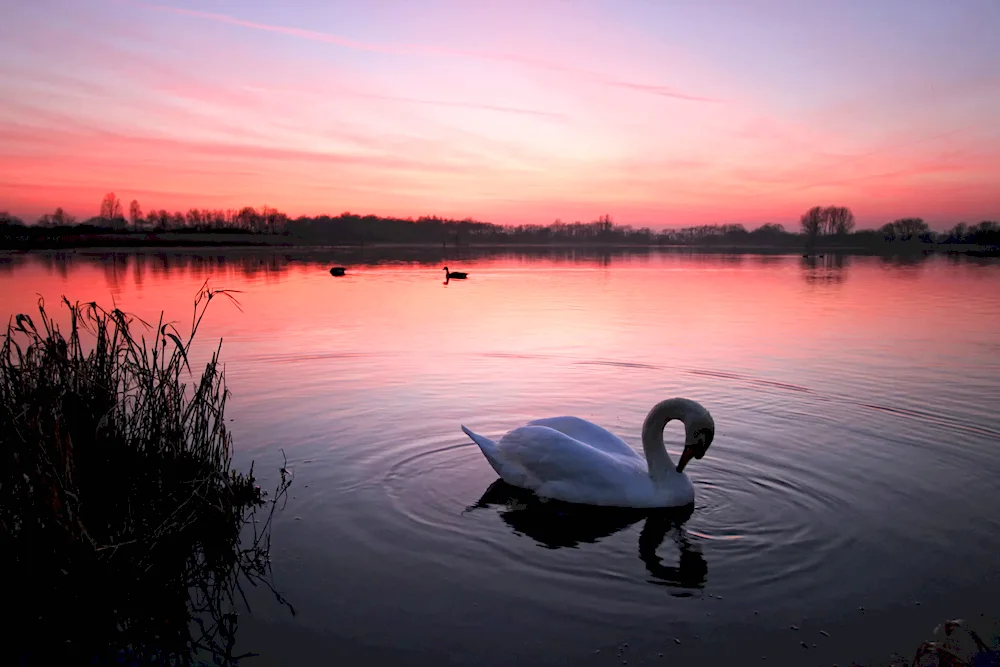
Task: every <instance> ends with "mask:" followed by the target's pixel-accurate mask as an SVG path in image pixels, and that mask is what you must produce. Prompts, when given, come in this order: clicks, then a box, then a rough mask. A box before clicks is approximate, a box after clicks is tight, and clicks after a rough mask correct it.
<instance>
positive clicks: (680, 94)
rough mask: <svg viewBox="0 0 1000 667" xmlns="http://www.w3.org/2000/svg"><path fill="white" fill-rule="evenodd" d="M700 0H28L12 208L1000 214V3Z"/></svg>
mask: <svg viewBox="0 0 1000 667" xmlns="http://www.w3.org/2000/svg"><path fill="white" fill-rule="evenodd" d="M693 4H694V3H686V4H685V3H679V2H678V3H669V2H663V3H648V2H642V1H640V0H635V1H620V2H610V1H609V2H600V1H587V2H584V1H582V0H581V2H573V3H568V2H562V1H559V0H548V1H542V0H540V1H538V2H528V1H527V0H524V1H515V2H499V1H497V2H490V1H484V2H477V3H467V2H458V0H454V1H448V2H446V1H443V0H442V1H436V2H420V3H413V2H405V3H404V2H402V0H398V1H397V0H381V1H379V2H372V3H346V2H344V3H323V6H322V7H319V6H316V5H315V4H314V3H308V2H306V1H305V0H295V1H293V2H285V3H280V4H279V3H265V2H262V1H259V0H254V1H248V2H236V1H230V0H206V1H204V2H195V1H194V0H177V1H176V2H173V4H170V5H151V4H143V3H138V2H133V1H131V0H93V2H88V3H78V2H70V1H69V0H36V1H35V2H31V3H17V4H16V5H15V6H13V7H12V8H11V9H10V10H5V14H6V15H8V16H6V17H5V20H4V21H3V23H2V24H0V211H2V210H7V211H10V212H11V213H14V214H17V215H21V216H23V217H25V218H27V219H34V218H35V217H37V216H38V215H40V214H41V213H45V212H49V211H51V210H53V209H54V208H55V207H56V206H62V207H64V208H65V209H67V210H68V211H70V212H71V213H73V214H75V215H77V216H79V217H87V216H90V215H94V214H96V213H97V210H98V206H99V202H100V199H101V197H102V196H103V194H104V193H105V192H108V191H114V192H116V193H117V194H118V196H119V197H120V198H121V199H122V200H123V201H125V202H127V201H129V200H131V199H132V198H136V199H138V200H139V202H140V203H141V204H142V206H143V208H144V209H149V208H157V209H159V208H166V209H168V210H175V209H177V210H187V209H188V208H191V207H199V208H204V207H208V208H232V207H239V206H243V205H253V206H261V205H264V204H267V205H270V206H274V207H276V208H278V209H280V210H283V211H285V212H287V213H289V214H290V215H292V216H296V215H300V214H306V215H311V214H319V213H333V214H336V213H340V212H341V211H345V210H350V211H354V212H359V213H369V212H371V213H376V214H382V215H400V216H419V215H425V214H438V215H444V216H453V217H466V216H471V217H474V218H477V219H482V220H489V221H493V222H500V223H548V222H551V221H552V220H554V219H555V218H562V219H563V220H566V221H572V220H591V219H594V218H596V217H597V216H598V215H600V214H603V213H610V214H611V215H612V216H613V217H614V218H615V219H616V221H618V222H621V223H626V224H633V225H637V226H640V225H648V226H652V227H654V228H659V227H677V226H684V225H689V224H704V223H729V222H741V223H744V224H747V225H750V226H754V225H756V224H759V223H763V222H782V223H784V224H786V225H788V226H794V225H795V224H796V222H797V219H798V216H799V214H800V213H802V212H803V211H804V210H805V209H806V208H808V207H810V206H813V205H817V204H821V205H829V204H841V205H847V206H850V207H851V208H852V209H853V210H854V212H855V214H856V216H857V217H858V221H859V224H860V225H861V226H875V225H879V224H882V223H883V222H886V221H888V220H891V219H893V218H897V217H903V216H920V217H923V218H925V219H926V220H928V222H930V223H931V225H932V226H933V227H935V228H939V229H940V228H944V227H946V226H949V225H950V224H953V223H954V222H958V221H961V220H965V221H970V222H975V221H978V220H980V219H998V218H1000V123H998V122H997V114H998V110H1000V72H998V70H997V67H996V64H995V53H993V52H992V50H991V48H992V47H990V44H993V43H995V42H994V40H995V35H996V34H998V33H1000V4H997V3H995V2H993V1H992V0H982V1H979V2H977V1H973V0H970V1H969V2H966V3H962V7H960V8H959V7H958V6H957V5H956V6H955V8H954V9H952V8H949V7H950V6H945V5H944V4H943V3H938V2H931V1H930V0H928V1H927V2H902V1H899V2H896V1H894V0H893V1H889V0H887V1H886V2H884V3H879V4H878V5H877V6H876V5H871V3H867V2H860V1H854V0H851V1H846V0H845V2H840V3H830V5H829V6H827V7H826V8H824V9H817V8H815V7H812V8H804V7H802V6H801V3H795V2H791V0H789V1H787V2H780V1H777V0H775V1H771V2H765V1H764V0H761V1H760V2H745V3H734V2H724V1H719V2H714V3H705V5H703V6H697V7H696V6H693ZM709 5H711V6H709ZM817 26H822V28H823V29H822V30H818V29H817ZM830 35H832V36H834V37H835V39H832V40H826V39H825V37H826V36H830ZM821 37H822V39H821Z"/></svg>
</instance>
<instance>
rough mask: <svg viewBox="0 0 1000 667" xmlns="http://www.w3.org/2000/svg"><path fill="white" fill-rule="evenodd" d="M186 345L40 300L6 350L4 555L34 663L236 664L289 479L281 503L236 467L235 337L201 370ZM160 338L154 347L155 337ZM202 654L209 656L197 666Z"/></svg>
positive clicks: (161, 329) (204, 301) (205, 297)
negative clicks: (244, 616)
mask: <svg viewBox="0 0 1000 667" xmlns="http://www.w3.org/2000/svg"><path fill="white" fill-rule="evenodd" d="M216 297H225V298H227V299H228V300H230V301H232V302H233V303H234V304H235V305H236V306H237V307H238V306H239V304H238V302H237V301H236V298H235V296H234V293H233V292H230V291H226V290H210V289H208V286H207V283H206V284H205V285H203V286H202V288H201V289H200V290H199V292H198V293H197V296H196V298H195V301H194V310H193V314H192V320H191V325H190V328H189V330H188V332H187V333H186V334H184V335H182V334H181V332H180V331H179V330H178V329H177V327H176V326H175V325H173V324H170V323H166V322H165V321H164V319H163V316H162V314H161V316H160V320H159V322H158V323H157V324H156V326H155V327H153V326H150V325H149V324H148V323H146V322H144V321H142V320H141V319H139V318H138V317H135V316H133V315H129V314H127V313H125V312H123V311H122V310H120V309H118V308H114V309H112V310H105V309H104V308H102V307H101V306H99V305H97V304H96V303H93V302H91V303H70V301H69V300H67V299H66V298H65V297H63V299H62V305H63V306H65V308H66V309H67V310H68V316H69V320H68V328H67V330H66V331H65V332H63V331H62V330H61V329H60V327H59V324H58V323H57V319H56V318H55V317H53V316H52V315H50V314H49V313H48V312H47V311H46V308H45V304H44V301H42V300H41V299H39V302H38V314H37V318H34V317H32V316H30V315H28V314H19V315H16V316H15V317H12V318H11V320H10V322H9V324H8V327H7V331H6V333H5V334H4V337H3V342H2V345H0V554H2V556H0V558H2V562H3V573H4V575H6V577H7V579H8V581H9V582H10V584H11V587H10V589H8V591H9V592H8V595H10V597H9V598H8V600H9V603H8V606H10V607H11V608H12V609H13V610H14V612H15V620H14V621H13V622H12V623H11V622H8V623H7V624H6V625H7V627H6V628H5V629H6V630H8V631H9V632H10V635H9V636H10V637H11V638H12V639H13V641H12V642H9V643H7V642H5V643H6V644H7V645H6V646H2V647H0V652H10V651H13V652H14V656H13V657H14V658H15V662H20V663H21V664H56V663H55V662H54V661H55V660H59V661H63V664H68V663H66V662H65V661H66V660H72V661H73V663H74V664H76V662H77V661H81V660H82V661H83V662H82V663H81V664H103V663H105V662H108V661H116V662H117V661H119V660H121V659H123V658H125V659H127V660H128V662H129V663H131V664H145V663H157V664H170V663H171V662H172V663H174V664H188V663H190V662H191V661H192V660H194V659H195V656H202V657H204V656H207V655H211V657H212V659H213V661H214V662H215V663H216V664H232V663H233V662H235V660H236V659H238V658H239V657H241V656H236V655H234V654H233V651H234V648H233V647H234V643H235V633H236V625H237V614H236V609H237V607H238V605H237V604H236V603H237V602H238V601H239V598H242V599H243V601H244V602H245V601H246V598H245V596H243V592H244V587H245V586H247V585H253V586H257V585H261V586H265V587H267V588H268V589H269V590H270V591H271V592H273V593H274V595H275V596H276V599H277V601H278V602H279V603H280V604H284V605H287V606H288V607H289V609H290V610H291V611H292V613H294V609H292V607H291V605H290V604H288V603H287V601H285V600H284V599H283V598H282V597H281V595H280V594H278V593H277V591H275V589H274V588H273V586H272V585H271V583H270V559H269V556H268V554H269V550H270V528H271V522H272V518H273V516H274V512H275V510H276V509H278V508H279V505H280V504H281V503H282V502H283V500H284V499H286V498H287V495H286V493H287V490H288V488H289V485H290V484H291V477H290V475H289V474H288V472H287V470H286V468H285V467H282V468H281V471H280V481H279V482H278V485H277V488H276V490H275V491H274V492H273V493H272V494H271V495H270V496H269V495H268V493H267V492H265V491H262V490H261V489H260V487H259V486H258V485H257V483H256V479H255V477H254V472H253V465H251V466H250V470H249V472H247V473H241V472H238V471H236V470H233V469H232V453H233V441H232V436H231V434H230V433H229V431H228V430H227V428H226V424H225V407H226V402H227V399H228V397H229V395H230V394H229V391H228V390H227V388H226V384H225V374H224V369H223V366H222V364H221V363H220V356H219V355H220V352H221V345H222V343H221V341H220V342H219V345H218V346H217V347H216V348H215V351H214V352H213V353H212V354H211V356H210V358H209V360H208V361H207V363H205V366H204V370H203V371H202V372H201V374H200V376H196V375H195V373H194V372H193V371H192V368H191V353H192V344H193V341H194V338H195V334H196V333H197V331H198V328H199V325H200V324H201V322H202V319H203V318H204V316H205V312H206V310H207V308H208V305H209V303H210V302H211V301H212V300H213V299H214V298H216ZM147 336H148V337H149V339H148V340H147ZM199 659H200V658H199Z"/></svg>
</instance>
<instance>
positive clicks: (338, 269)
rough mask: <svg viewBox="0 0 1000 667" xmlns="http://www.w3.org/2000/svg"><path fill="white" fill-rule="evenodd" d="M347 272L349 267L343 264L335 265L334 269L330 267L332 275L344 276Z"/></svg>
mask: <svg viewBox="0 0 1000 667" xmlns="http://www.w3.org/2000/svg"><path fill="white" fill-rule="evenodd" d="M346 272H347V269H345V268H344V267H342V266H335V267H333V268H332V269H330V275H331V276H342V275H344V274H345V273H346Z"/></svg>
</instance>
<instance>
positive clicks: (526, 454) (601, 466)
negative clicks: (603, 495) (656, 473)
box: [500, 424, 637, 490]
mask: <svg viewBox="0 0 1000 667" xmlns="http://www.w3.org/2000/svg"><path fill="white" fill-rule="evenodd" d="M500 450H501V452H502V453H503V456H504V458H506V459H508V460H510V461H514V462H516V463H517V464H518V465H519V466H520V467H521V468H522V469H523V470H524V471H525V472H526V473H527V474H528V475H529V476H530V477H531V478H533V482H534V484H533V485H532V486H535V487H540V486H541V485H544V484H553V483H560V482H566V483H570V484H572V485H574V486H579V487H580V488H588V489H591V490H595V489H600V488H609V489H617V488H620V487H621V486H622V485H623V484H625V483H626V481H627V480H628V479H630V478H631V477H633V476H634V474H635V467H636V465H637V463H636V460H633V459H629V458H626V457H622V456H617V455H615V454H610V453H608V452H605V451H603V450H601V449H598V448H595V447H591V446H590V445H589V444H587V443H585V442H581V441H579V440H577V439H575V438H572V437H570V436H569V435H567V434H565V433H563V432H562V431H558V430H556V429H554V428H550V427H548V426H543V425H539V424H529V425H527V426H522V427H520V428H517V429H514V430H513V431H511V432H510V433H508V434H507V435H505V436H504V437H503V438H502V439H501V440H500ZM536 490H537V489H536Z"/></svg>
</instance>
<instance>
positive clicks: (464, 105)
mask: <svg viewBox="0 0 1000 667" xmlns="http://www.w3.org/2000/svg"><path fill="white" fill-rule="evenodd" d="M347 94H348V95H351V96H352V97H365V98H368V99H372V100H386V101H389V102H406V103H410V104H426V105H429V106H437V107H454V108H457V109H477V110H480V111H497V112H501V113H512V114H517V115H522V116H538V117H541V118H552V119H557V120H568V119H569V115H568V114H564V113H558V112H555V111H539V110H537V109H519V108H517V107H503V106H496V105H493V104H477V103H475V102H446V101H441V100H421V99H417V98H415V97H398V96H395V95H374V94H368V93H347Z"/></svg>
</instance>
